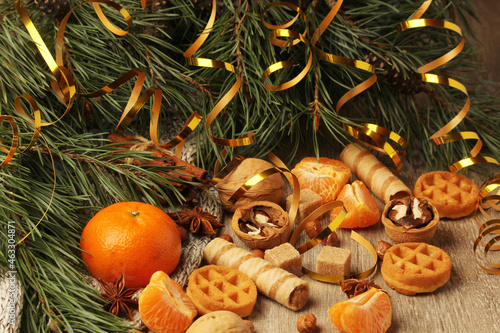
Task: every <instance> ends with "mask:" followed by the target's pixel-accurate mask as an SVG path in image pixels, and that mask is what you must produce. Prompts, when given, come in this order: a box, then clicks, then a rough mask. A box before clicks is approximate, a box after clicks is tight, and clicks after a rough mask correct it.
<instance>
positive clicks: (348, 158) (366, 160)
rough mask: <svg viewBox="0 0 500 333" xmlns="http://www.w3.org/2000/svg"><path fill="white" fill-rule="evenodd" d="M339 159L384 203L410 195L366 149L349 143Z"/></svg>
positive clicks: (407, 189)
mask: <svg viewBox="0 0 500 333" xmlns="http://www.w3.org/2000/svg"><path fill="white" fill-rule="evenodd" d="M340 159H341V160H342V162H344V163H345V164H347V165H348V166H349V167H350V168H351V170H352V172H353V173H354V174H355V175H356V177H358V179H359V180H361V181H362V182H363V183H365V185H366V186H367V187H368V188H369V189H370V190H371V191H372V192H373V194H375V196H377V198H379V199H380V200H382V201H383V202H384V203H388V202H389V201H391V200H392V199H399V198H403V197H407V196H411V190H410V189H409V188H408V187H407V186H406V185H405V184H404V183H403V182H402V181H401V180H400V179H399V178H398V177H396V176H395V175H394V174H393V173H392V172H391V170H389V168H387V167H386V166H385V165H384V164H382V162H380V161H379V160H378V159H377V158H376V157H375V156H374V155H373V154H372V153H370V152H369V151H368V150H367V149H363V148H358V147H357V146H355V145H353V144H349V145H347V146H346V147H345V148H344V151H342V153H341V154H340Z"/></svg>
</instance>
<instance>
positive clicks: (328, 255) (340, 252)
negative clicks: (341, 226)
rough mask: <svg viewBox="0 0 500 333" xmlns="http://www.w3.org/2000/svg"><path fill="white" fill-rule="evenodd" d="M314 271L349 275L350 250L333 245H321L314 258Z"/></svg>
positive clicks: (325, 273)
mask: <svg viewBox="0 0 500 333" xmlns="http://www.w3.org/2000/svg"><path fill="white" fill-rule="evenodd" d="M316 272H318V273H319V274H324V275H336V276H337V275H343V276H347V275H350V274H351V251H350V250H348V249H341V248H338V247H334V246H323V248H322V249H321V252H320V253H319V254H318V257H317V258H316Z"/></svg>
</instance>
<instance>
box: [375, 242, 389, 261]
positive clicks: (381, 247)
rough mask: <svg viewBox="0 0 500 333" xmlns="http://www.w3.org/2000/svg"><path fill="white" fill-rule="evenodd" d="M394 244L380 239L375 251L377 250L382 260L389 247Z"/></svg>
mask: <svg viewBox="0 0 500 333" xmlns="http://www.w3.org/2000/svg"><path fill="white" fill-rule="evenodd" d="M391 246H392V245H391V244H390V243H387V242H386V241H383V240H380V241H379V242H378V244H377V248H376V249H375V251H377V255H378V257H379V258H380V260H384V255H385V253H386V252H387V250H389V248H390V247H391Z"/></svg>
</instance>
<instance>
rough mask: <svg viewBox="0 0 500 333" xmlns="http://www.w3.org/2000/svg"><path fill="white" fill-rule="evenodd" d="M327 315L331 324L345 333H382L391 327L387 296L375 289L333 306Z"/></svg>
mask: <svg viewBox="0 0 500 333" xmlns="http://www.w3.org/2000/svg"><path fill="white" fill-rule="evenodd" d="M328 315H329V317H330V320H331V321H332V323H333V324H334V325H335V326H336V327H337V328H338V329H340V330H342V331H343V332H347V333H357V332H364V333H383V332H386V331H387V329H389V327H390V326H391V321H392V307H391V301H390V299H389V296H387V294H386V293H385V292H384V291H382V290H380V289H377V288H371V289H369V290H368V291H366V292H364V293H362V294H359V295H357V296H354V297H352V298H350V299H348V300H346V301H343V302H339V303H336V304H334V305H333V306H332V307H331V308H330V309H329V310H328Z"/></svg>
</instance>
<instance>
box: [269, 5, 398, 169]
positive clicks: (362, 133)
mask: <svg viewBox="0 0 500 333" xmlns="http://www.w3.org/2000/svg"><path fill="white" fill-rule="evenodd" d="M342 3H343V0H338V1H337V2H336V3H335V5H334V6H333V7H332V9H331V10H330V12H329V13H328V14H327V15H326V17H325V18H324V19H323V21H322V22H321V23H320V25H319V27H318V28H317V29H316V31H315V33H314V34H313V36H312V38H311V41H310V42H308V41H307V39H306V38H305V34H306V32H307V29H306V30H305V31H304V32H303V33H302V34H300V33H297V32H295V31H292V30H289V29H286V28H288V27H290V26H291V25H292V24H293V23H294V22H295V21H296V20H297V19H298V18H299V17H300V16H302V17H303V19H304V22H305V23H306V26H307V22H306V18H305V15H304V13H303V12H302V10H301V9H300V7H298V6H296V5H294V4H291V3H289V2H286V1H276V2H273V3H271V4H269V5H268V6H267V7H265V8H264V10H263V18H262V21H263V24H264V25H265V26H266V27H268V28H270V29H273V31H272V32H271V40H270V41H271V43H272V44H273V45H275V46H279V47H285V46H290V45H291V46H293V45H296V44H298V43H300V42H302V43H304V44H306V45H307V46H308V47H309V48H310V53H309V58H308V60H307V63H306V65H305V67H304V68H303V69H302V71H301V72H300V73H299V74H298V75H297V76H295V77H294V78H292V79H291V80H289V81H287V82H284V83H281V84H279V85H273V84H267V83H266V82H265V81H266V80H267V79H268V77H269V75H271V74H272V73H275V72H277V71H279V70H282V69H284V68H289V67H293V66H294V63H293V61H278V62H276V63H273V64H271V65H270V66H269V67H268V68H266V70H265V71H264V73H263V74H262V81H263V82H264V86H265V87H266V89H268V90H270V91H282V90H285V89H288V88H291V87H293V86H295V85H296V84H297V83H299V82H300V81H301V80H302V79H303V78H304V77H305V76H306V75H307V73H308V72H309V70H310V68H311V65H312V56H313V52H314V53H315V54H316V56H317V57H318V59H319V60H324V61H327V62H329V63H332V64H338V65H345V66H350V67H354V68H357V69H360V70H363V71H366V72H369V73H371V74H372V75H371V76H370V77H369V78H368V79H366V80H364V81H363V82H361V83H360V84H358V85H356V86H355V87H354V88H353V89H352V90H350V91H348V92H346V93H345V94H344V95H343V96H342V97H341V98H340V99H339V101H338V102H337V105H336V108H335V110H336V112H337V113H339V112H340V109H341V108H342V107H343V106H344V104H346V103H347V102H348V101H349V100H351V99H353V98H354V97H356V96H357V95H359V94H361V93H362V92H363V91H365V90H367V89H368V88H370V87H371V86H372V85H373V84H374V83H375V82H376V81H377V76H376V75H375V68H374V66H373V65H371V64H369V63H367V62H365V61H360V60H355V59H349V58H346V57H342V56H338V55H334V54H330V53H327V52H324V51H321V50H320V49H319V48H317V47H316V43H317V42H318V40H319V38H320V37H321V35H322V34H323V32H325V31H326V30H327V28H328V26H329V25H330V24H331V22H332V21H333V19H334V18H335V16H336V15H337V13H338V11H339V9H340V7H341V6H342ZM277 6H283V7H287V8H289V9H292V10H294V11H297V15H296V16H295V17H294V18H293V19H292V20H290V21H289V22H286V23H285V24H282V25H271V24H269V23H268V22H267V21H265V19H264V16H265V14H266V13H267V12H268V11H269V10H270V9H271V8H274V7H277ZM277 37H288V38H294V39H293V40H292V41H291V42H289V43H287V42H285V41H282V40H279V39H277ZM342 125H343V127H344V129H345V130H346V131H347V132H348V133H349V134H350V135H351V136H353V137H354V138H356V139H358V140H360V141H363V142H364V143H365V144H366V145H368V146H370V147H371V148H373V149H376V150H378V151H381V152H383V153H385V154H387V155H389V157H390V158H391V160H392V161H393V163H394V164H395V166H396V172H397V171H399V170H401V168H402V166H403V164H402V162H401V159H400V157H399V156H400V154H401V155H404V154H405V153H404V152H405V150H406V148H407V144H406V141H405V140H404V139H403V138H401V137H400V136H399V135H397V134H396V133H394V132H392V131H389V130H387V129H385V128H382V127H380V126H378V125H374V124H361V126H360V127H359V128H355V127H353V126H351V125H348V124H345V123H343V124H342ZM386 138H388V139H391V140H393V141H395V142H396V143H397V144H399V145H400V146H401V149H395V148H394V147H393V146H392V145H391V144H389V143H388V142H387V139H386Z"/></svg>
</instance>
